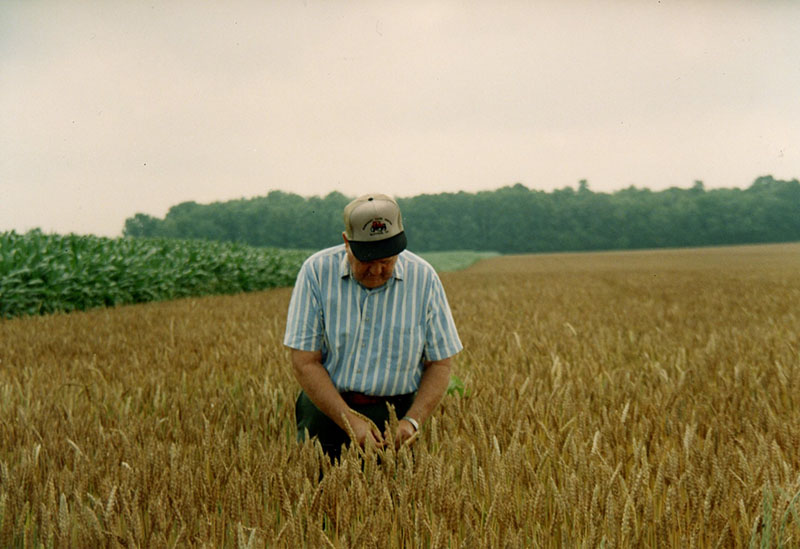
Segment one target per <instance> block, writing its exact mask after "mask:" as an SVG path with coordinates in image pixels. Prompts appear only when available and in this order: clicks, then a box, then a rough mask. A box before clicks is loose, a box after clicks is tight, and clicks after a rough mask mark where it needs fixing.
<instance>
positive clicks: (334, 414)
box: [294, 360, 351, 430]
mask: <svg viewBox="0 0 800 549" xmlns="http://www.w3.org/2000/svg"><path fill="white" fill-rule="evenodd" d="M294 375H295V378H296V379H297V382H298V383H299V384H300V387H302V388H303V390H304V391H305V392H306V394H307V395H308V397H309V398H310V399H311V401H312V402H313V403H314V404H315V405H316V407H317V408H319V409H320V411H321V412H322V413H323V414H325V415H326V416H328V417H329V418H331V420H332V421H333V422H334V423H336V425H338V426H339V427H341V428H342V429H344V430H347V427H346V425H345V422H344V420H343V415H344V416H345V417H349V414H350V413H351V410H350V407H349V406H348V405H347V403H345V401H344V400H343V399H342V396H341V395H340V394H339V391H337V390H336V387H335V386H334V385H333V382H332V381H331V378H330V375H328V372H327V370H325V367H324V366H323V365H322V364H321V363H320V362H318V361H312V360H306V361H303V362H301V363H295V364H294Z"/></svg>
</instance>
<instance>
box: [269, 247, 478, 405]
mask: <svg viewBox="0 0 800 549" xmlns="http://www.w3.org/2000/svg"><path fill="white" fill-rule="evenodd" d="M283 343H284V344H285V345H287V346H288V347H291V348H293V349H299V350H301V351H321V352H322V364H323V366H325V369H326V370H327V371H328V373H329V374H330V376H331V380H332V381H333V384H334V386H335V387H336V388H337V389H338V390H339V391H340V392H343V391H358V392H361V393H366V394H371V395H381V396H385V395H399V394H405V393H412V392H414V391H416V390H417V387H418V386H419V380H420V378H421V376H422V366H423V363H424V361H435V360H442V359H445V358H448V357H450V356H453V355H454V354H456V353H458V352H459V351H460V350H461V349H462V348H463V346H462V345H461V341H460V339H459V337H458V332H457V331H456V327H455V324H454V322H453V316H452V314H451V312H450V306H449V305H448V304H447V297H446V296H445V293H444V288H442V283H441V281H440V280H439V277H438V275H437V274H436V272H435V271H434V269H433V267H431V266H430V265H429V264H428V263H427V262H426V261H425V260H423V259H422V258H420V257H419V256H417V255H415V254H413V253H411V252H409V251H407V250H406V251H403V252H401V253H400V255H399V256H398V258H397V262H396V263H395V266H394V271H393V273H392V278H390V279H389V280H388V281H387V282H386V283H385V284H384V285H383V286H380V287H378V288H374V289H371V290H370V289H367V288H364V287H363V286H361V284H359V283H358V282H357V281H356V279H355V278H354V277H353V276H352V274H351V272H350V263H349V262H348V260H347V252H346V251H345V246H344V244H340V245H339V246H335V247H333V248H328V249H326V250H322V251H320V252H317V253H315V254H314V255H312V256H311V257H309V258H308V259H307V260H306V261H305V263H304V264H303V266H302V268H301V269H300V272H299V274H298V275H297V282H296V283H295V286H294V290H293V292H292V299H291V301H290V303H289V313H288V318H287V322H286V333H285V336H284V339H283Z"/></svg>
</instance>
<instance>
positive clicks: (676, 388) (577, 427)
mask: <svg viewBox="0 0 800 549" xmlns="http://www.w3.org/2000/svg"><path fill="white" fill-rule="evenodd" d="M442 278H443V281H444V284H445V287H446V289H447V292H448V296H449V299H450V302H451V306H452V308H453V313H454V316H455V318H456V322H457V324H458V327H459V331H460V334H461V336H462V339H463V342H464V344H465V351H464V352H463V353H462V354H461V355H460V356H459V357H458V359H457V363H456V369H455V374H456V375H458V376H459V377H460V378H462V380H463V382H464V385H465V387H466V389H467V393H466V394H465V395H463V396H462V395H459V394H458V393H454V394H452V395H448V396H446V397H445V399H444V401H443V403H442V405H441V407H440V408H439V409H438V410H437V413H436V414H435V415H434V417H433V418H431V420H430V421H429V423H428V424H427V425H426V426H425V428H424V430H423V432H422V435H421V437H420V439H419V440H418V442H417V444H416V446H415V448H414V451H413V452H410V451H409V450H408V449H406V448H404V449H401V450H400V451H398V452H395V451H394V450H388V451H386V452H385V453H383V454H382V455H380V456H379V455H377V454H376V452H374V451H372V450H369V449H368V450H367V451H366V452H359V451H357V450H356V449H350V450H348V451H347V452H346V453H345V454H344V460H343V463H342V464H341V465H339V466H335V467H334V466H331V465H330V463H328V462H327V461H326V460H324V459H323V458H322V457H321V453H320V450H319V447H318V446H316V445H314V444H313V443H306V444H303V445H298V444H297V443H296V442H295V439H294V427H293V413H294V398H295V396H296V392H297V389H298V388H297V386H296V384H295V382H294V380H293V378H292V375H291V368H290V365H289V361H288V355H287V352H286V350H285V349H284V348H283V346H282V345H281V338H282V334H283V325H284V324H283V323H284V317H285V312H286V307H287V304H288V299H289V294H290V290H288V289H281V290H274V291H269V292H263V293H255V294H249V295H239V296H227V297H215V298H203V299H186V300H180V301H175V302H170V303H157V304H151V305H145V306H131V307H120V308H116V309H107V310H95V311H91V312H87V313H76V314H70V315H66V314H56V315H52V316H48V317H35V318H26V319H14V320H5V321H1V322H0V546H3V547H15V546H16V547H23V546H24V547H28V546H35V545H46V546H56V547H96V546H109V547H110V546H118V545H126V546H128V547H166V546H169V547H174V546H185V547H264V546H269V547H298V546H299V547H382V548H384V547H522V546H536V547H560V546H573V547H595V546H599V545H601V544H603V545H604V546H606V547H612V546H613V547H640V546H643V547H657V546H658V547H661V546H668V547H669V546H672V547H684V546H691V547H744V546H749V545H750V544H751V543H756V544H759V545H762V542H763V544H764V545H771V546H778V545H783V546H785V547H791V546H797V545H798V544H800V497H798V493H800V396H798V395H800V341H799V340H800V336H799V335H798V334H800V316H799V315H800V313H798V311H800V246H798V245H777V246H752V247H739V248H717V249H697V250H669V251H658V252H655V251H653V252H625V253H622V252H620V253H597V254H553V255H542V256H520V257H500V258H495V259H492V260H489V261H484V262H482V263H479V264H477V265H475V266H474V267H472V268H471V269H469V270H467V271H463V272H458V273H447V274H445V275H443V277H442ZM393 421H396V418H394V419H393ZM321 470H322V471H324V475H323V477H322V479H321V480H320V474H319V472H320V471H321Z"/></svg>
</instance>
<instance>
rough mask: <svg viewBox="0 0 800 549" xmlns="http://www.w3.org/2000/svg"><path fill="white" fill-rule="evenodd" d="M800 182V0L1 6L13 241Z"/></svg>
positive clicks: (0, 117) (30, 0) (4, 136)
mask: <svg viewBox="0 0 800 549" xmlns="http://www.w3.org/2000/svg"><path fill="white" fill-rule="evenodd" d="M767 174H770V175H773V176H775V177H777V178H782V179H794V178H798V177H800V2H790V1H786V2H781V1H775V0H771V1H768V2H767V1H755V0H753V1H749V2H735V1H722V0H719V1H706V2H702V1H698V0H691V1H681V2H676V1H672V0H661V1H660V2H659V1H658V0H653V1H650V0H646V1H645V0H642V1H635V0H628V1H588V0H587V1H577V0H576V1H569V0H564V1H539V2H535V1H503V0H499V1H480V2H479V1H474V2H455V1H453V2H447V1H430V2H416V1H410V2H374V1H350V2H344V1H335V0H327V1H324V2H319V1H313V0H308V1H307V2H288V1H286V2H281V1H268V2H261V1H259V2H256V1H253V2H244V1H231V2H222V1H220V2H161V1H148V2H144V1H142V2H137V1H134V0H126V1H119V2H115V1H111V0H102V1H100V0H97V1H93V2H90V1H82V2H77V1H76V2H69V1H51V2H50V1H44V0H41V1H37V0H25V1H13V0H3V1H2V2H0V231H3V230H11V229H15V230H17V231H18V232H23V231H26V230H28V229H31V228H33V227H40V228H42V229H43V230H45V231H48V232H51V231H52V232H59V233H67V232H76V233H93V234H98V235H106V236H117V235H120V234H121V232H122V227H123V224H124V221H125V219H126V218H128V217H131V216H133V215H134V214H135V213H137V212H142V213H147V214H150V215H153V216H157V217H162V216H163V215H164V214H165V213H166V212H167V210H168V209H169V207H171V206H173V205H175V204H178V203H180V202H183V201H187V200H195V201H197V202H201V203H208V202H213V201H221V200H228V199H232V198H241V197H253V196H260V195H264V194H266V193H267V192H269V191H270V190H274V189H279V190H284V191H290V192H294V193H298V194H301V195H304V196H311V195H325V194H327V193H329V192H330V191H333V190H338V191H340V192H342V193H344V194H347V195H351V196H355V195H357V194H360V193H362V192H367V191H371V190H379V191H383V192H388V193H390V194H394V195H396V196H400V197H403V196H413V195H416V194H420V193H423V192H428V193H432V192H445V191H459V190H465V191H471V192H472V191H478V190H487V189H496V188H499V187H502V186H505V185H512V184H514V183H517V182H520V183H522V184H524V185H526V186H527V187H529V188H532V189H541V190H548V191H549V190H552V189H555V188H563V187H565V186H573V187H574V186H577V183H578V181H579V180H580V179H587V180H588V181H589V186H590V188H591V189H592V190H594V191H607V192H610V191H614V190H618V189H621V188H624V187H628V186H630V185H636V186H637V187H649V188H651V189H654V190H659V189H664V188H667V187H670V186H677V187H684V188H685V187H690V186H691V185H692V183H693V182H694V181H695V180H696V179H700V180H702V181H704V182H705V185H706V187H707V188H718V187H739V188H745V187H747V186H749V185H750V184H751V183H752V181H753V180H754V179H755V178H756V177H758V176H761V175H767Z"/></svg>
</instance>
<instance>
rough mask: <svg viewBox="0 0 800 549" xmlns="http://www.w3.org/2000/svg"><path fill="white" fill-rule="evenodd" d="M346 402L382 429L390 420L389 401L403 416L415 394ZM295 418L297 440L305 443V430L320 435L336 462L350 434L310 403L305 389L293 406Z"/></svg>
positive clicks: (325, 448)
mask: <svg viewBox="0 0 800 549" xmlns="http://www.w3.org/2000/svg"><path fill="white" fill-rule="evenodd" d="M345 402H347V404H348V405H349V406H350V408H352V409H353V410H355V411H356V412H359V413H361V414H364V415H365V416H367V417H368V418H369V419H371V420H372V421H373V422H374V423H375V425H377V426H378V429H380V430H381V431H383V429H384V427H385V424H386V423H388V422H389V408H388V407H387V403H388V404H389V405H391V406H392V407H393V408H394V413H395V414H396V415H397V417H398V419H399V418H401V417H403V416H404V415H405V414H406V412H407V411H408V409H409V408H410V407H411V404H412V403H413V402H414V393H410V394H407V395H397V396H391V397H382V398H380V399H377V401H376V402H373V403H369V404H359V403H355V402H348V399H347V398H345ZM294 411H295V418H296V420H297V440H298V441H300V442H302V441H304V440H305V432H306V430H308V435H309V436H310V437H311V438H313V437H317V439H318V440H319V443H320V444H321V445H322V449H323V451H324V452H325V453H326V454H328V456H329V457H330V458H331V462H333V461H334V460H335V459H336V458H338V457H339V454H340V452H341V449H342V444H345V445H347V444H349V443H350V437H349V436H348V434H347V432H346V431H344V430H342V429H341V428H340V427H339V426H338V425H336V424H335V423H334V422H333V421H332V420H331V418H329V417H328V416H326V415H325V414H324V413H322V411H320V409H319V408H317V407H316V405H315V404H314V403H313V402H311V399H310V398H308V395H307V394H306V393H305V391H300V396H298V397H297V402H296V403H295V407H294Z"/></svg>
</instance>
